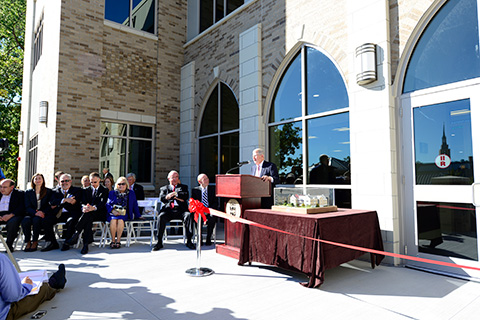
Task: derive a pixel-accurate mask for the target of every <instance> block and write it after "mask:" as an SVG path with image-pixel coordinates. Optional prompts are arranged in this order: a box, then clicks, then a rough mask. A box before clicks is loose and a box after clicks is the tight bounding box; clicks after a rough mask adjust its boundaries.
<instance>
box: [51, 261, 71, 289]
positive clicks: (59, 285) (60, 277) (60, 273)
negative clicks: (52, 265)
mask: <svg viewBox="0 0 480 320" xmlns="http://www.w3.org/2000/svg"><path fill="white" fill-rule="evenodd" d="M65 283H67V278H65V265H64V264H63V263H62V264H61V265H59V266H58V270H57V272H55V273H54V274H52V276H51V277H50V278H49V279H48V284H49V285H50V287H52V288H53V289H63V288H65Z"/></svg>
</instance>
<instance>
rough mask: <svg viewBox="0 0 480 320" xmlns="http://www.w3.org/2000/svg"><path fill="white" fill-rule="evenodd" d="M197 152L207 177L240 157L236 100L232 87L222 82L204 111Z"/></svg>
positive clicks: (231, 165) (200, 169) (230, 165)
mask: <svg viewBox="0 0 480 320" xmlns="http://www.w3.org/2000/svg"><path fill="white" fill-rule="evenodd" d="M219 95H220V97H219ZM219 123H220V124H221V129H220V130H219V127H218V124H219ZM218 146H220V150H219V149H218ZM199 154H200V163H199V165H200V168H199V171H200V172H204V173H206V174H207V175H208V176H209V177H214V176H215V175H216V174H217V173H225V172H226V171H228V170H229V169H230V168H232V167H234V166H236V164H237V162H238V161H239V109H238V102H237V100H236V98H235V95H234V93H233V91H232V90H230V88H229V87H228V86H227V85H226V84H224V83H221V82H219V83H218V84H217V86H216V87H215V89H214V90H213V91H212V93H211V94H210V97H209V98H208V100H207V103H206V106H205V110H204V112H203V116H202V120H201V126H200V135H199ZM237 172H238V170H237ZM210 179H212V178H210Z"/></svg>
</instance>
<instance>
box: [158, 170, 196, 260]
mask: <svg viewBox="0 0 480 320" xmlns="http://www.w3.org/2000/svg"><path fill="white" fill-rule="evenodd" d="M167 179H168V182H169V184H167V185H166V186H163V187H161V188H160V201H161V202H162V203H163V208H162V209H161V210H160V215H159V217H158V219H159V223H158V233H157V237H158V242H157V244H156V245H155V247H153V251H158V250H160V249H162V248H163V233H164V232H165V228H166V226H167V222H169V221H170V220H173V219H179V220H182V221H183V225H184V228H185V233H186V236H187V244H186V246H187V247H188V248H190V249H195V246H194V245H193V243H192V236H193V214H192V213H190V212H189V211H188V186H187V185H185V184H181V183H180V178H179V175H178V172H177V171H175V170H172V171H170V172H169V173H168V176H167Z"/></svg>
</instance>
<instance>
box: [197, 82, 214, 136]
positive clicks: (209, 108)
mask: <svg viewBox="0 0 480 320" xmlns="http://www.w3.org/2000/svg"><path fill="white" fill-rule="evenodd" d="M213 133H218V86H216V87H215V89H214V90H213V92H212V94H211V95H210V97H209V98H208V101H207V105H206V106H205V111H204V112H203V117H202V124H201V127H200V135H201V136H205V135H208V134H213Z"/></svg>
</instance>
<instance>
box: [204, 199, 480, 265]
mask: <svg viewBox="0 0 480 320" xmlns="http://www.w3.org/2000/svg"><path fill="white" fill-rule="evenodd" d="M195 201H196V200H195ZM197 202H198V201H197ZM200 204H201V205H202V206H203V204H202V203H200ZM207 210H208V209H207ZM209 213H210V214H212V215H214V216H217V217H221V218H225V219H228V220H230V221H231V222H233V223H235V222H240V223H243V224H248V225H251V226H254V227H258V228H262V229H266V230H271V231H275V232H279V233H283V234H287V235H290V236H295V237H301V238H305V239H308V240H312V241H318V242H322V243H326V244H330V245H333V246H337V247H343V248H347V249H352V250H358V251H363V252H368V253H373V254H378V255H383V256H389V257H393V258H400V259H406V260H412V261H418V262H424V263H430V264H437V265H441V266H446V267H452V268H461V269H462V268H463V269H470V270H475V271H480V268H477V267H472V266H467V265H461V264H455V263H451V262H443V261H438V260H432V259H425V258H420V257H412V256H407V255H404V254H398V253H391V252H388V251H379V250H375V249H369V248H364V247H358V246H353V245H350V244H345V243H339V242H333V241H328V240H322V239H317V238H312V237H308V236H303V235H299V234H294V233H291V232H288V231H284V230H280V229H276V228H272V227H269V226H266V225H263V224H260V223H257V222H253V221H250V220H246V219H243V218H237V217H234V216H231V215H228V214H226V213H224V212H221V211H217V210H213V209H212V210H211V211H210V210H209Z"/></svg>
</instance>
